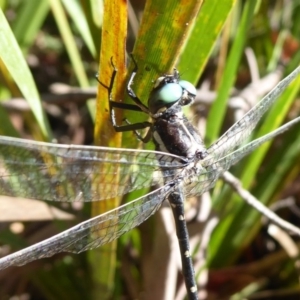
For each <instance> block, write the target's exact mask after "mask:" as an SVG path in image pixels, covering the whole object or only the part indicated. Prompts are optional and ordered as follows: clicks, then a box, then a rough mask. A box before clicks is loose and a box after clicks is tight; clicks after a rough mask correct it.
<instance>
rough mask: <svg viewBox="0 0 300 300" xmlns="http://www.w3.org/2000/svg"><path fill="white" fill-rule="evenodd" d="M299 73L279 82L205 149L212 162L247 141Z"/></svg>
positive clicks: (298, 71)
mask: <svg viewBox="0 0 300 300" xmlns="http://www.w3.org/2000/svg"><path fill="white" fill-rule="evenodd" d="M299 73H300V67H298V68H296V69H295V70H294V71H293V72H292V73H291V74H290V75H289V76H287V77H286V78H285V79H283V80H282V81H280V82H279V83H278V84H277V85H276V87H275V88H274V89H273V90H272V91H271V92H269V93H268V94H267V95H266V96H265V97H264V98H263V99H262V100H261V101H260V102H259V103H257V104H256V105H255V106H254V107H253V108H252V109H251V110H249V111H248V113H246V114H245V115H244V117H243V118H242V119H241V120H239V121H238V122H236V123H235V124H234V125H233V126H232V127H231V128H229V129H228V131H227V132H225V133H224V134H223V135H222V136H221V137H220V138H219V139H218V140H217V141H216V142H215V143H213V144H212V145H211V146H210V147H209V148H208V149H207V152H208V153H209V154H212V155H213V157H214V160H219V159H220V158H222V157H224V156H226V155H227V154H229V153H230V152H231V151H232V150H234V149H235V148H236V147H237V146H239V145H240V144H242V143H243V142H244V141H245V140H246V139H247V137H248V136H249V135H250V133H251V132H252V130H253V129H254V128H255V126H256V125H257V123H258V121H259V120H260V119H261V117H262V116H263V114H264V113H265V112H266V111H267V110H268V109H269V108H270V106H271V105H272V104H273V103H274V102H275V100H276V99H277V98H278V96H279V95H280V94H281V93H282V91H283V90H284V89H285V88H286V87H287V86H288V85H289V84H290V82H291V81H292V80H293V79H294V78H295V77H296V76H297V75H298V74H299Z"/></svg>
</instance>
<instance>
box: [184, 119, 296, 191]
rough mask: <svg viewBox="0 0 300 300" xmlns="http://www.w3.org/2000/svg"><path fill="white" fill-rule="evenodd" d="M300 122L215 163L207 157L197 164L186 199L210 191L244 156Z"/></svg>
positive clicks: (257, 140)
mask: <svg viewBox="0 0 300 300" xmlns="http://www.w3.org/2000/svg"><path fill="white" fill-rule="evenodd" d="M299 122H300V117H297V118H295V119H294V120H292V121H290V122H288V123H286V124H284V125H282V126H281V127H279V128H278V129H276V130H274V131H272V132H270V133H268V134H266V135H264V136H262V137H260V138H258V139H256V140H254V141H252V142H251V143H248V144H247V145H245V146H243V147H241V148H239V149H237V150H236V151H234V152H231V153H230V154H228V155H226V156H224V157H222V158H220V159H219V160H218V161H215V157H214V156H208V157H206V158H205V159H204V160H202V161H199V162H198V169H199V172H198V173H199V174H198V175H196V176H194V178H191V179H190V184H187V185H186V186H185V187H184V189H185V194H186V196H188V197H191V196H196V195H201V194H203V193H204V192H206V191H208V190H209V189H211V188H212V187H213V186H214V184H215V182H216V180H217V179H218V178H219V176H220V175H221V174H222V173H223V172H225V171H227V170H228V169H229V168H230V167H231V166H232V165H234V164H235V163H237V162H238V161H240V160H241V159H242V158H243V157H244V156H246V155H247V154H249V153H251V152H252V151H253V150H255V149H256V148H258V147H259V146H260V145H261V144H263V143H265V142H267V141H269V140H271V139H273V138H274V137H275V136H277V135H279V134H281V133H283V132H284V131H286V130H288V129H289V128H290V127H292V126H294V125H295V124H297V123H299Z"/></svg>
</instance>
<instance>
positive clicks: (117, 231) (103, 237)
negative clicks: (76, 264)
mask: <svg viewBox="0 0 300 300" xmlns="http://www.w3.org/2000/svg"><path fill="white" fill-rule="evenodd" d="M134 63H135V62H134ZM111 64H112V66H113V73H112V78H111V82H110V84H109V86H105V85H104V84H102V83H101V84H102V85H103V86H104V87H106V88H107V90H108V98H109V100H108V102H109V111H110V115H111V121H112V125H113V126H114V128H115V130H116V131H118V132H123V131H134V132H135V134H136V136H137V138H138V139H140V140H142V141H143V142H148V141H149V140H150V139H151V138H152V140H153V142H154V144H155V146H156V150H155V151H151V150H139V149H122V148H111V147H98V146H76V145H59V144H54V143H44V142H36V141H31V140H25V139H19V138H12V137H6V136H0V195H7V196H13V197H24V198H29V199H39V200H48V201H60V202H64V201H65V202H75V201H80V202H88V201H101V200H104V199H110V198H113V197H119V196H123V195H126V194H128V193H130V192H132V191H135V190H140V189H144V188H150V187H152V188H153V189H152V190H151V191H150V192H149V193H147V194H146V195H144V196H141V197H139V198H137V199H135V200H132V201H131V202H129V203H126V204H123V205H121V206H119V207H117V208H115V209H113V210H110V211H108V212H106V213H104V214H101V215H98V216H96V217H93V218H91V219H88V220H87V221H85V222H82V223H80V224H78V225H76V226H74V227H72V228H70V229H68V230H66V231H63V232H61V233H59V234H57V235H55V236H53V237H51V238H48V239H46V240H44V241H41V242H39V243H37V244H35V245H32V246H30V247H27V248H25V249H22V250H20V251H17V252H15V253H12V254H10V255H7V256H5V257H2V258H0V269H5V268H8V267H11V266H22V265H24V264H27V263H29V262H31V261H33V260H36V259H40V258H44V257H50V256H52V255H54V254H56V253H60V252H73V253H80V252H83V251H86V250H90V249H94V248H96V247H99V246H102V245H105V244H107V243H109V242H111V241H113V240H115V239H118V238H119V237H120V236H121V235H123V234H124V233H126V232H128V231H129V230H131V229H133V228H134V227H136V226H138V225H140V224H141V223H143V222H144V221H145V220H147V219H148V218H149V217H150V216H151V215H153V214H154V213H155V212H156V211H157V210H158V209H159V208H160V206H161V204H162V203H163V201H164V200H166V199H168V200H169V202H170V203H171V207H172V209H173V213H174V216H175V223H176V227H177V235H178V237H179V240H180V241H181V242H179V244H180V249H181V253H182V255H181V256H182V268H183V274H184V277H185V283H186V286H187V292H188V298H189V299H197V286H196V281H195V276H194V269H193V266H192V260H191V255H190V253H189V243H188V233H187V229H186V223H185V219H184V199H185V198H187V197H192V196H200V195H201V194H203V193H204V192H206V191H208V190H210V189H211V188H212V187H213V186H214V185H215V183H216V181H217V180H218V178H219V177H220V176H221V174H222V173H224V172H225V171H227V170H228V169H229V168H230V167H231V166H232V165H233V164H235V163H237V162H238V161H239V160H240V159H241V158H243V157H244V156H245V155H247V154H249V153H250V152H252V151H253V150H254V149H256V148H257V147H259V146H260V145H261V144H262V143H264V142H266V141H268V140H270V139H272V138H274V137H275V136H277V135H279V134H281V133H283V132H284V131H286V130H288V129H289V128H290V127H292V126H293V125H295V124H296V123H298V122H299V121H300V117H297V118H295V119H293V120H291V121H289V122H288V123H286V124H284V125H282V126H281V127H279V128H278V129H276V130H274V131H272V132H271V133H269V134H267V135H265V136H262V137H260V138H258V139H256V140H254V141H251V142H249V143H248V144H243V143H244V142H245V141H246V139H247V138H248V137H249V135H250V134H251V132H252V130H253V129H254V128H255V127H256V125H257V123H258V122H259V120H260V119H261V118H262V116H263V115H264V113H265V112H266V111H268V109H269V108H270V107H271V105H272V104H273V103H274V102H275V100H276V99H277V98H278V96H279V95H280V94H281V93H282V91H283V90H284V89H285V88H286V87H287V86H288V85H289V84H290V82H291V81H292V80H294V79H295V78H296V76H297V75H298V74H299V73H300V67H298V68H297V69H295V70H294V71H293V72H292V73H291V74H290V75H288V76H287V77H286V78H285V79H283V80H282V81H281V82H280V83H279V84H278V85H277V86H276V87H275V88H274V89H273V90H272V91H271V92H269V93H268V94H267V95H266V96H265V97H264V98H263V99H262V100H261V101H260V102H258V103H257V104H256V105H255V106H254V107H253V108H252V109H251V110H249V111H248V112H247V113H246V114H245V115H244V116H243V117H242V118H241V119H240V120H239V121H238V122H236V123H235V124H234V125H233V126H232V127H231V128H230V129H229V130H228V131H226V132H225V133H224V134H223V135H222V136H221V137H220V138H219V139H218V140H217V141H216V142H214V143H213V144H212V145H211V146H209V147H208V148H206V147H205V145H204V143H203V141H202V139H201V137H200V135H199V133H198V132H197V130H196V129H195V128H194V127H193V125H192V124H191V122H190V121H189V120H188V119H187V118H186V117H185V115H184V114H183V111H182V107H184V106H186V105H190V104H191V103H193V101H194V99H195V96H196V89H195V87H194V86H193V85H192V84H191V83H189V82H187V81H184V80H181V79H180V76H179V72H178V71H177V70H176V69H174V72H173V73H172V74H168V75H164V76H161V77H159V78H158V79H157V80H156V82H155V84H154V88H153V90H152V91H151V94H150V96H149V99H148V106H146V105H144V104H143V103H142V101H141V100H140V99H139V98H138V96H137V95H136V94H135V92H134V91H133V90H132V88H131V86H132V82H133V79H134V77H135V75H136V73H137V69H138V68H137V65H136V63H135V68H134V70H133V72H132V74H131V76H130V79H129V81H128V84H127V93H128V95H129V96H130V97H131V99H132V100H133V104H127V103H122V102H117V101H114V100H113V98H112V95H111V91H112V88H113V85H114V81H115V76H116V73H117V70H116V68H115V67H114V65H113V62H111ZM115 109H125V110H133V111H137V112H143V113H145V114H147V115H148V116H150V118H151V122H150V121H149V122H148V121H147V122H141V123H135V124H131V123H129V122H128V121H126V122H125V123H126V124H122V125H118V124H117V121H116V119H115ZM143 129H145V130H146V131H147V130H148V131H147V133H146V135H145V136H142V135H141V133H140V131H141V130H143ZM116 170H117V171H116ZM116 172H118V173H116ZM116 176H118V186H117V187H116V186H115V181H112V177H116ZM180 233H181V234H182V235H181V236H180Z"/></svg>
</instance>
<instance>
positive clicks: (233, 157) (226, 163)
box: [204, 117, 300, 173]
mask: <svg viewBox="0 0 300 300" xmlns="http://www.w3.org/2000/svg"><path fill="white" fill-rule="evenodd" d="M299 122H300V117H297V118H295V119H293V120H292V121H290V122H288V123H286V124H284V125H282V126H280V127H279V128H277V129H276V130H273V131H272V132H270V133H268V134H266V135H264V136H262V137H260V138H258V139H255V140H254V141H252V142H250V143H248V144H247V145H245V146H243V147H241V148H239V149H237V150H236V151H234V152H231V153H230V154H228V155H226V156H224V157H222V158H221V159H219V160H218V161H216V162H215V163H214V166H215V168H218V169H219V173H223V172H225V171H227V170H228V169H229V168H230V167H231V166H232V165H234V164H235V163H237V162H238V161H240V160H241V159H242V158H243V157H244V156H246V155H247V154H249V153H251V152H252V151H253V150H255V149H256V148H258V147H259V146H260V145H262V144H263V143H265V142H267V141H269V140H271V139H273V138H274V137H276V136H277V135H279V134H282V133H283V132H285V131H286V130H288V129H290V128H291V127H292V126H294V125H295V124H297V123H299ZM206 163H207V162H206V161H204V164H206Z"/></svg>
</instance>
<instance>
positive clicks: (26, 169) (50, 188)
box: [0, 136, 185, 202]
mask: <svg viewBox="0 0 300 300" xmlns="http://www.w3.org/2000/svg"><path fill="white" fill-rule="evenodd" d="M0 158H1V159H0V195H8V196H15V197H16V196H18V197H24V198H30V199H38V200H50V201H69V202H72V201H85V202H87V201H97V200H101V199H109V198H113V197H116V196H121V195H124V194H126V193H128V192H130V191H133V190H137V189H141V188H144V187H149V186H151V184H152V185H153V184H157V183H162V182H164V181H165V180H163V174H162V173H161V171H160V170H161V168H168V167H171V168H182V167H183V166H184V164H185V163H184V161H183V159H182V158H180V157H178V156H174V155H171V154H166V153H161V152H155V151H146V150H131V149H120V148H107V147H94V146H74V145H57V144H50V143H41V142H34V141H29V140H23V139H16V138H9V137H4V136H0ZM151 182H152V183H151Z"/></svg>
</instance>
